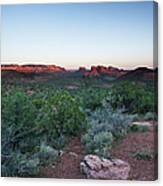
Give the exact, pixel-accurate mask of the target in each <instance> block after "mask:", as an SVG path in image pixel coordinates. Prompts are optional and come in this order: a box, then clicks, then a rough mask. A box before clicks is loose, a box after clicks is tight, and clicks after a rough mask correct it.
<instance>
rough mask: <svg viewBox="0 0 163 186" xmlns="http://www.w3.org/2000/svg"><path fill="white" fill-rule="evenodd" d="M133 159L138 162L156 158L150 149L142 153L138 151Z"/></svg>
mask: <svg viewBox="0 0 163 186" xmlns="http://www.w3.org/2000/svg"><path fill="white" fill-rule="evenodd" d="M133 157H135V158H136V159H138V160H146V161H149V160H152V159H153V158H154V153H153V152H152V151H151V150H149V149H144V150H141V151H137V152H135V153H134V154H133Z"/></svg>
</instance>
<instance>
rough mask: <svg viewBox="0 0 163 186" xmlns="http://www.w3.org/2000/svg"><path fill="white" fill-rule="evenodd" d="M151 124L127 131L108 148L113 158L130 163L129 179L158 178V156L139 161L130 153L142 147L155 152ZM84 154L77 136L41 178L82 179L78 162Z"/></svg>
mask: <svg viewBox="0 0 163 186" xmlns="http://www.w3.org/2000/svg"><path fill="white" fill-rule="evenodd" d="M153 124H154V125H153V127H151V128H150V130H149V131H147V132H141V133H140V132H130V133H129V134H128V135H127V137H126V138H124V139H123V140H122V141H119V142H118V143H116V144H114V147H113V149H112V151H111V155H112V157H113V158H120V159H122V160H124V161H127V162H128V163H129V164H130V166H131V172H130V176H129V180H155V179H157V156H156V158H154V159H152V160H138V159H136V158H135V157H134V156H133V153H135V152H137V151H141V150H143V149H149V150H151V151H155V152H156V151H157V149H156V147H157V131H156V130H155V123H153ZM85 154H86V152H85V150H84V146H83V145H82V144H81V141H80V137H75V138H73V139H72V140H71V141H70V143H69V144H68V145H67V146H66V147H65V149H64V153H63V154H62V156H61V157H60V159H59V160H58V161H57V163H56V166H47V167H43V168H42V169H41V172H40V177H48V178H65V179H85V178H86V177H85V175H83V174H81V172H80V162H81V161H82V159H83V158H84V156H85Z"/></svg>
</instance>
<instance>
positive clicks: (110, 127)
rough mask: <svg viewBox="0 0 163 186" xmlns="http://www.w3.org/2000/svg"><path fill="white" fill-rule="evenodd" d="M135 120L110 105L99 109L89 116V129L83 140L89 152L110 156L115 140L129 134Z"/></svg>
mask: <svg viewBox="0 0 163 186" xmlns="http://www.w3.org/2000/svg"><path fill="white" fill-rule="evenodd" d="M132 120H133V117H132V116H129V115H127V114H122V113H121V111H120V110H117V111H116V112H115V111H113V110H112V108H111V107H109V105H108V106H107V107H106V105H105V107H103V108H102V109H98V110H96V111H95V112H93V113H92V115H90V116H89V117H88V128H89V129H88V131H87V133H86V134H85V135H84V136H83V137H82V141H83V143H84V144H85V146H86V150H87V151H88V152H89V153H93V154H97V155H100V156H102V157H107V158H108V157H109V156H110V154H109V150H110V149H111V147H112V143H113V140H118V139H120V138H122V137H124V136H125V135H126V134H127V131H128V128H129V126H130V124H131V122H132Z"/></svg>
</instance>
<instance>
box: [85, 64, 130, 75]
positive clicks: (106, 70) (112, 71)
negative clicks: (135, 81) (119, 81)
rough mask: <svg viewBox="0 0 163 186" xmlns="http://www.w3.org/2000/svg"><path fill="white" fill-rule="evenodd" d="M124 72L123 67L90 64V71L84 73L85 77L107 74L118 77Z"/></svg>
mask: <svg viewBox="0 0 163 186" xmlns="http://www.w3.org/2000/svg"><path fill="white" fill-rule="evenodd" d="M125 73H126V71H125V70H123V69H118V68H114V67H105V66H100V65H99V66H97V67H96V66H92V67H91V70H90V71H87V72H85V73H84V76H85V77H91V76H96V77H97V76H101V75H108V76H111V77H120V76H121V75H124V74H125Z"/></svg>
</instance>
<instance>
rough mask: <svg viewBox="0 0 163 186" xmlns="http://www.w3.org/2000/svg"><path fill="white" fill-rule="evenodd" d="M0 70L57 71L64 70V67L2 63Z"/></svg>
mask: <svg viewBox="0 0 163 186" xmlns="http://www.w3.org/2000/svg"><path fill="white" fill-rule="evenodd" d="M1 70H3V71H5V70H13V71H17V72H48V71H51V72H58V71H65V69H64V68H62V67H59V66H56V65H2V66H1Z"/></svg>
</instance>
